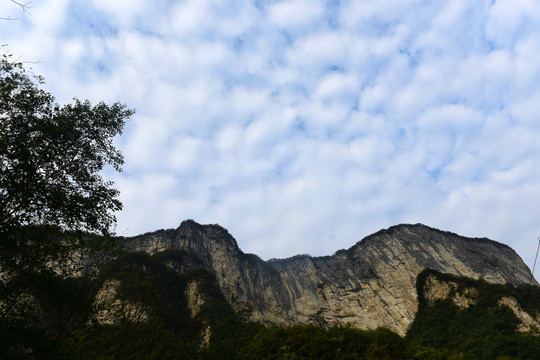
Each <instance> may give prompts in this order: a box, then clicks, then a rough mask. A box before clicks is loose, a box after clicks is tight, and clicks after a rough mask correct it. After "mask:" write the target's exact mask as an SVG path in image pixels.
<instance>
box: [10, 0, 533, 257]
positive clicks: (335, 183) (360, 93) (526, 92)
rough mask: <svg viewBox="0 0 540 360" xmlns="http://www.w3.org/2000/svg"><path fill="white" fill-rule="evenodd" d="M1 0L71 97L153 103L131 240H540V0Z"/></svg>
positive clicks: (141, 144) (132, 175)
mask: <svg viewBox="0 0 540 360" xmlns="http://www.w3.org/2000/svg"><path fill="white" fill-rule="evenodd" d="M30 5H31V6H32V8H31V9H30V14H26V15H25V14H23V13H22V12H21V10H20V9H19V8H18V7H17V6H16V5H14V4H13V3H11V2H10V1H8V0H2V1H0V16H2V17H4V18H6V17H11V18H18V19H19V20H13V21H0V33H1V34H2V35H1V42H2V43H5V44H8V46H7V48H8V49H9V51H10V52H11V53H13V54H15V55H16V56H18V57H19V58H20V59H22V60H24V61H29V62H35V63H34V64H32V65H31V66H32V68H33V69H34V71H35V72H36V73H38V74H41V75H43V76H44V77H45V79H46V82H47V84H46V88H47V90H49V91H50V92H52V93H53V94H54V95H55V96H56V98H57V101H58V102H59V103H67V102H70V101H72V98H73V97H77V98H81V99H90V100H92V101H94V102H97V101H99V100H104V101H106V102H109V103H111V102H114V101H121V102H123V103H126V104H127V105H128V106H129V107H132V108H135V109H136V110H137V113H136V115H135V116H134V117H133V118H132V119H131V121H130V122H129V123H128V124H127V127H126V130H125V133H124V135H123V136H122V137H120V138H118V139H117V145H118V147H119V148H120V149H121V150H122V151H123V153H124V154H125V160H126V164H125V167H124V172H123V173H121V174H116V173H114V172H112V171H107V172H106V176H107V177H108V178H109V179H111V180H114V181H115V183H116V186H117V187H118V189H119V190H120V191H121V200H122V201H123V203H124V210H123V211H122V212H121V213H119V214H118V220H119V221H118V226H117V229H116V232H117V233H118V234H120V235H136V234H139V233H142V232H147V231H152V230H156V229H160V228H175V227H177V226H178V225H179V224H180V222H181V221H182V220H185V219H194V220H196V221H198V222H200V223H218V224H220V225H222V226H224V227H225V228H227V229H228V230H229V231H230V232H231V234H232V235H233V236H234V237H235V238H236V239H237V240H238V243H239V245H240V247H241V248H242V249H243V250H244V251H246V252H253V253H256V254H258V255H260V256H261V257H262V258H264V259H269V258H272V257H287V256H292V255H294V254H297V253H309V254H312V255H327V254H332V253H334V252H335V251H336V250H338V249H341V248H348V247H350V246H352V245H353V244H354V243H355V242H356V241H358V240H360V239H362V238H363V237H364V236H366V235H369V234H370V233H373V232H375V231H377V230H379V229H381V228H387V227H389V226H392V225H394V224H398V223H418V222H420V223H424V224H426V225H429V226H433V227H437V228H440V229H443V230H448V231H453V232H456V233H459V234H461V235H465V236H473V237H489V238H491V239H494V240H497V241H501V242H503V243H506V244H508V245H510V246H511V247H513V248H514V249H515V250H516V251H517V252H518V253H519V254H520V255H521V256H522V257H523V258H524V260H525V261H526V263H527V264H528V265H529V266H532V262H533V260H534V252H535V251H536V246H537V241H536V238H537V237H538V236H539V235H540V221H539V216H538V214H539V210H540V166H539V164H540V142H539V139H540V136H539V135H540V119H539V118H538V114H540V3H539V2H537V1H534V0H530V1H529V0H519V1H518V0H502V1H468V0H463V1H461V0H451V1H421V0H403V1H387V0H379V1H362V0H355V1H326V2H325V1H316V0H296V1H247V0H245V1H242V0H234V1H228V0H215V1H206V0H194V1H172V0H170V1H166V0H162V1H157V0H156V1H142V0H115V1H111V0H84V1H83V0H74V1H69V0H43V1H40V0H35V1H33V2H32V3H31V4H30Z"/></svg>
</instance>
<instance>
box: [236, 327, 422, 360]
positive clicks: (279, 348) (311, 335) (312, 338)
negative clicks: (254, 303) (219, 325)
mask: <svg viewBox="0 0 540 360" xmlns="http://www.w3.org/2000/svg"><path fill="white" fill-rule="evenodd" d="M412 354H413V349H412V348H411V347H410V346H409V345H408V344H407V342H406V341H405V340H404V339H403V338H401V337H400V336H399V335H397V334H396V333H393V332H392V331H390V330H388V329H385V328H378V329H376V330H359V329H356V328H353V327H352V326H343V325H334V326H332V327H330V328H328V329H325V328H323V327H320V326H316V325H302V326H292V327H282V326H268V327H266V328H263V329H262V330H261V331H260V332H259V333H257V335H256V336H255V337H254V338H253V340H252V341H251V342H250V343H248V344H247V345H246V347H245V348H244V349H243V350H242V353H241V355H240V356H239V359H246V360H247V359H253V360H254V359H269V360H270V359H412V358H413V357H412V356H413V355H412Z"/></svg>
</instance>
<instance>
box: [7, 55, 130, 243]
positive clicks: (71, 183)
mask: <svg viewBox="0 0 540 360" xmlns="http://www.w3.org/2000/svg"><path fill="white" fill-rule="evenodd" d="M42 83H43V79H42V78H41V77H37V76H33V75H31V74H28V72H27V71H25V69H24V68H23V66H22V65H21V64H18V63H13V62H10V61H8V60H7V59H3V60H2V62H1V64H0V232H3V231H6V230H9V229H10V228H14V227H21V226H28V225H54V226H58V227H60V228H62V229H63V230H84V231H90V232H100V233H105V234H106V233H108V231H109V229H110V227H111V225H112V224H113V223H114V222H115V217H114V214H113V212H114V211H117V210H120V209H121V203H120V201H119V200H118V199H117V197H118V194H119V192H118V190H116V189H114V188H113V187H112V185H113V184H112V183H111V182H107V181H105V180H104V179H103V178H102V176H101V175H100V171H101V170H102V169H103V168H104V166H106V165H111V166H113V167H114V168H115V169H116V170H119V171H120V170H121V166H122V165H123V157H122V154H121V153H120V152H119V151H118V150H117V149H116V148H115V147H114V145H113V142H112V141H113V138H114V137H115V136H116V135H118V134H121V133H122V130H123V127H124V124H125V121H126V119H127V118H129V117H130V116H131V115H132V114H133V111H132V110H129V109H127V108H126V106H125V105H122V104H120V103H114V104H113V105H111V106H109V105H106V104H105V103H103V102H101V103H99V104H97V105H95V106H92V105H91V104H90V102H89V101H79V100H77V99H75V102H74V103H73V104H68V105H65V106H59V105H58V104H55V103H54V97H53V96H52V95H51V94H49V93H48V92H46V91H44V90H42V89H40V88H39V85H41V84H42Z"/></svg>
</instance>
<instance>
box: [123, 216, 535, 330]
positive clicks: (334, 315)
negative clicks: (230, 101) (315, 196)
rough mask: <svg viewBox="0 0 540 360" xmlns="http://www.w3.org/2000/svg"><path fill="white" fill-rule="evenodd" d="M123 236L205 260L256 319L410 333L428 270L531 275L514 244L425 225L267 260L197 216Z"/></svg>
mask: <svg viewBox="0 0 540 360" xmlns="http://www.w3.org/2000/svg"><path fill="white" fill-rule="evenodd" d="M118 240H119V242H120V243H121V246H122V247H123V248H124V249H126V250H128V251H145V252H147V253H150V254H154V253H158V252H161V251H164V250H170V249H181V250H184V251H186V252H187V254H189V256H190V257H192V258H193V259H197V261H195V262H194V263H193V264H192V265H191V266H193V267H202V268H204V269H206V270H208V271H210V272H212V273H213V274H215V277H216V280H217V283H218V285H219V287H220V288H221V290H222V291H223V293H224V294H225V297H226V298H227V300H228V301H229V303H230V304H231V305H233V307H235V308H237V309H238V308H241V307H242V306H244V305H246V304H247V305H250V306H252V308H253V317H254V319H255V320H261V321H263V322H264V323H274V324H285V325H291V324H308V323H318V324H334V323H351V324H353V325H354V326H356V327H359V328H376V327H378V326H384V327H387V328H390V329H392V330H394V331H396V332H398V333H399V334H401V335H403V334H405V332H406V331H407V328H408V327H409V325H410V324H411V323H412V321H413V320H414V317H415V314H416V311H417V308H418V301H417V296H416V289H415V285H416V277H417V275H418V274H419V273H420V272H421V271H422V270H423V269H425V268H432V269H435V270H438V271H440V272H444V273H450V274H455V275H460V276H467V277H470V278H475V279H480V278H482V279H484V280H486V281H488V282H491V283H499V284H504V283H507V282H509V283H511V284H515V285H517V284H521V283H526V282H528V281H529V279H530V276H531V273H530V270H529V269H528V268H527V266H526V265H525V264H524V263H523V261H522V260H521V258H520V257H519V256H518V255H517V254H516V253H515V252H514V251H513V250H512V249H511V248H509V247H508V246H506V245H503V244H500V243H497V242H495V241H491V240H488V239H473V238H465V237H462V236H459V235H456V234H453V233H449V232H443V231H440V230H437V229H433V228H429V227H427V226H424V225H420V224H417V225H397V226H393V227H391V228H389V229H387V230H381V231H379V232H377V233H376V234H373V235H370V236H368V237H366V238H364V239H363V240H361V241H360V242H358V243H357V244H356V245H354V246H353V247H351V248H350V249H348V250H340V251H338V252H336V253H335V254H334V255H332V256H324V257H310V256H295V257H292V258H288V259H281V260H270V261H266V262H265V261H263V260H261V259H260V258H258V257H257V256H255V255H252V254H245V253H243V252H242V251H241V250H240V249H239V247H238V245H237V243H236V241H235V240H234V238H233V237H232V236H231V235H230V234H229V233H228V231H227V230H226V229H224V228H222V227H220V226H218V225H200V224H197V223H196V222H194V221H191V220H188V221H184V222H183V223H182V224H181V225H180V227H179V228H178V229H175V230H160V231H157V232H153V233H147V234H143V235H140V236H135V237H129V238H119V239H118ZM184 266H188V267H189V265H184ZM535 284H536V282H535Z"/></svg>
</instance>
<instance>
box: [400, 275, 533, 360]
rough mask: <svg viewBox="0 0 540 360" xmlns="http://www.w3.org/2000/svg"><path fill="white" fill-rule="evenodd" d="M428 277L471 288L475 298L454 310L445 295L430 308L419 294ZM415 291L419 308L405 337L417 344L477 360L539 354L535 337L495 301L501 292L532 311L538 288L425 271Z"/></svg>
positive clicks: (453, 306) (419, 277)
mask: <svg viewBox="0 0 540 360" xmlns="http://www.w3.org/2000/svg"><path fill="white" fill-rule="evenodd" d="M428 276H435V277H437V278H438V279H439V280H442V281H452V282H454V283H457V284H458V289H457V291H460V290H462V289H465V288H474V289H476V290H477V297H476V299H475V300H476V302H475V303H474V304H472V305H470V306H469V307H467V308H460V307H458V306H457V305H455V304H454V303H453V302H452V300H451V299H445V300H440V301H438V302H436V303H435V304H434V305H433V306H431V305H430V304H428V302H427V301H426V299H425V297H424V286H425V284H426V280H427V278H428ZM417 290H418V298H419V309H418V313H417V314H416V318H415V320H414V322H413V324H412V326H411V328H410V329H409V331H408V333H407V338H408V339H409V340H411V341H413V342H415V343H418V344H419V345H420V346H428V347H433V348H436V349H443V350H445V351H446V352H447V353H449V354H452V355H458V354H467V355H466V356H470V357H471V358H478V359H497V358H499V357H501V356H506V357H508V358H515V359H536V358H537V356H538V354H540V339H539V338H538V336H534V335H528V334H521V333H519V332H517V325H518V324H519V320H518V319H517V318H516V316H515V314H514V313H513V311H512V310H511V309H510V308H508V307H507V306H502V305H499V304H498V301H499V299H500V298H501V297H503V296H508V297H513V298H515V299H517V300H518V302H519V303H520V304H521V306H522V307H523V308H524V309H528V310H529V311H532V312H533V313H538V312H540V288H538V287H533V286H519V287H514V286H512V285H510V284H507V285H495V284H489V283H487V282H485V281H482V280H473V279H468V278H461V277H456V276H452V275H449V274H441V273H439V272H437V271H434V270H430V269H428V270H425V271H423V272H422V273H421V274H420V275H419V276H418V280H417Z"/></svg>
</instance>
